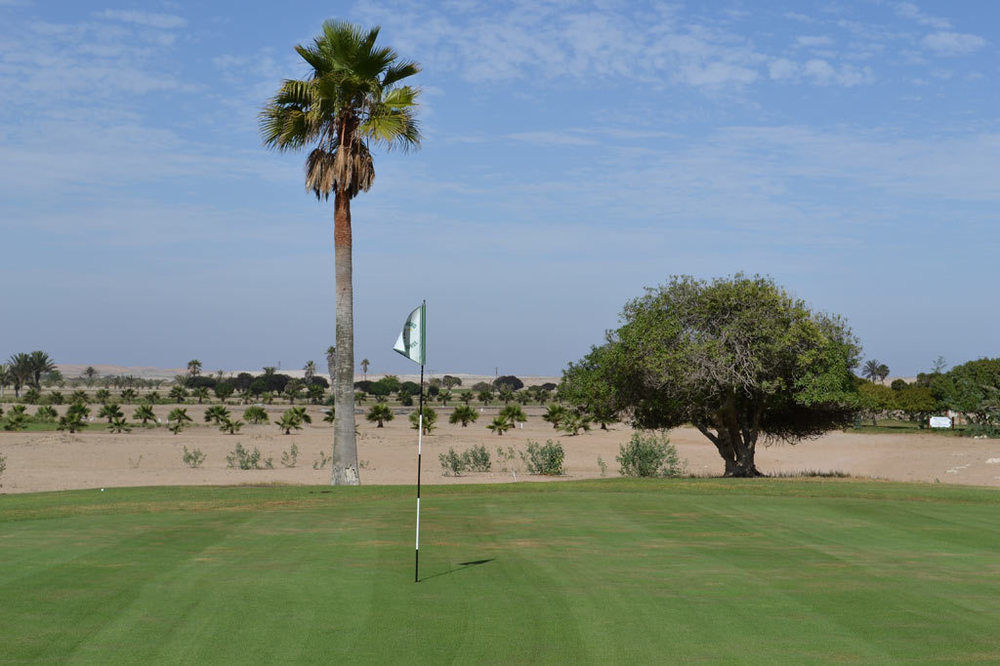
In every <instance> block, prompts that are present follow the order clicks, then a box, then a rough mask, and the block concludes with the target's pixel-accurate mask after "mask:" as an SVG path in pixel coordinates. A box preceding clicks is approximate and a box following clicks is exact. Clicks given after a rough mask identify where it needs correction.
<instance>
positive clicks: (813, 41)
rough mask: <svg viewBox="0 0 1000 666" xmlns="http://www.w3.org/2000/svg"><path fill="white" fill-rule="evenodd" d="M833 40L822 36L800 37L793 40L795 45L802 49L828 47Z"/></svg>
mask: <svg viewBox="0 0 1000 666" xmlns="http://www.w3.org/2000/svg"><path fill="white" fill-rule="evenodd" d="M832 44H833V39H831V38H830V37H826V36H823V35H802V36H800V37H796V38H795V45H796V46H801V47H804V48H815V47H817V46H830V45H832Z"/></svg>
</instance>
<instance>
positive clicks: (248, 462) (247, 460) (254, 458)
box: [226, 444, 274, 469]
mask: <svg viewBox="0 0 1000 666" xmlns="http://www.w3.org/2000/svg"><path fill="white" fill-rule="evenodd" d="M226 467H229V468H230V469H274V464H273V463H272V462H271V459H270V458H265V459H262V458H261V453H260V450H259V449H258V448H257V447H254V449H253V451H249V450H247V449H244V448H243V445H242V444H237V445H236V448H235V449H233V450H232V451H230V452H229V455H228V456H226Z"/></svg>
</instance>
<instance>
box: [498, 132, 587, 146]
mask: <svg viewBox="0 0 1000 666" xmlns="http://www.w3.org/2000/svg"><path fill="white" fill-rule="evenodd" d="M507 137H508V138H511V139H514V140H516V141H525V142H528V143H533V144H536V145H548V146H592V145H595V144H596V143H597V141H596V140H594V139H591V138H587V137H584V136H579V135H577V134H570V133H566V132H516V133H514V134H508V135H507Z"/></svg>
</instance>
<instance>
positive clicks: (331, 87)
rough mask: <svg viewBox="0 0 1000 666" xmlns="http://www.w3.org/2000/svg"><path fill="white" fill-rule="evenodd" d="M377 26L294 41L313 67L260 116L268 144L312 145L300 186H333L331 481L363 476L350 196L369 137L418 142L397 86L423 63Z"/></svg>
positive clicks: (407, 101) (366, 178)
mask: <svg viewBox="0 0 1000 666" xmlns="http://www.w3.org/2000/svg"><path fill="white" fill-rule="evenodd" d="M378 34H379V28H378V27H375V28H372V29H371V30H368V31H367V32H365V31H363V30H362V29H361V28H359V27H358V26H355V25H353V24H350V23H346V22H340V21H326V22H325V23H324V24H323V32H322V34H321V35H320V36H318V37H316V39H315V40H314V41H313V44H312V45H309V46H301V45H300V46H297V47H295V50H296V51H297V52H298V54H299V55H300V56H301V57H302V59H303V60H305V61H306V62H307V63H308V64H309V66H310V67H312V70H313V71H312V73H311V76H310V77H309V78H308V79H305V80H286V81H285V82H284V83H283V84H282V85H281V89H280V90H279V91H278V93H277V94H276V95H275V96H274V97H273V98H271V100H270V101H269V102H268V103H267V105H266V106H265V107H264V109H263V111H262V112H261V115H260V128H261V134H262V138H263V142H264V145H265V146H267V147H269V148H272V149H275V150H279V151H286V150H296V149H299V148H303V147H306V146H307V145H315V148H313V150H312V152H311V153H310V154H309V158H308V159H307V160H306V187H307V188H308V189H310V190H312V192H313V193H314V194H315V195H316V197H317V198H324V199H329V197H330V194H331V192H332V193H333V195H334V197H333V210H334V231H333V238H334V265H335V273H336V320H337V333H336V347H337V353H336V356H335V368H334V375H335V377H334V381H333V394H334V398H335V405H336V421H335V422H334V429H333V430H334V436H333V461H332V462H333V464H332V473H331V483H333V484H334V485H358V484H359V483H360V478H359V476H358V448H357V441H356V440H355V434H354V433H355V424H354V288H353V275H352V257H351V253H352V249H351V199H353V198H354V197H355V196H357V195H358V193H359V192H362V191H368V190H369V189H370V188H371V186H372V181H373V180H374V177H375V168H374V163H373V161H372V154H371V152H370V150H369V146H370V145H372V144H375V145H383V146H385V147H386V148H390V149H391V148H394V147H399V148H403V149H406V148H411V147H416V146H417V145H419V142H420V132H419V130H418V129H417V124H416V121H415V120H414V115H413V112H414V109H415V107H416V99H417V91H416V90H415V89H413V88H411V87H409V86H406V85H400V82H401V81H402V80H403V79H406V78H408V77H410V76H413V75H414V74H416V73H417V72H419V71H420V68H419V66H417V64H416V63H413V62H408V61H402V60H400V59H399V56H398V55H397V54H396V52H395V51H393V50H392V49H390V48H387V47H378V46H376V45H375V41H376V40H377V39H378Z"/></svg>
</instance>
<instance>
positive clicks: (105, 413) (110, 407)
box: [97, 402, 125, 423]
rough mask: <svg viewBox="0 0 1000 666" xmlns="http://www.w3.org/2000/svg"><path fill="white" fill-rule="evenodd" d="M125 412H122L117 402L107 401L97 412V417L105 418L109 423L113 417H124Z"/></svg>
mask: <svg viewBox="0 0 1000 666" xmlns="http://www.w3.org/2000/svg"><path fill="white" fill-rule="evenodd" d="M124 417H125V413H124V412H122V410H121V408H120V407H119V406H118V405H117V403H114V402H109V403H108V404H106V405H104V406H103V407H101V411H99V412H97V418H99V419H107V420H108V423H111V422H112V421H114V420H115V419H120V418H124Z"/></svg>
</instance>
